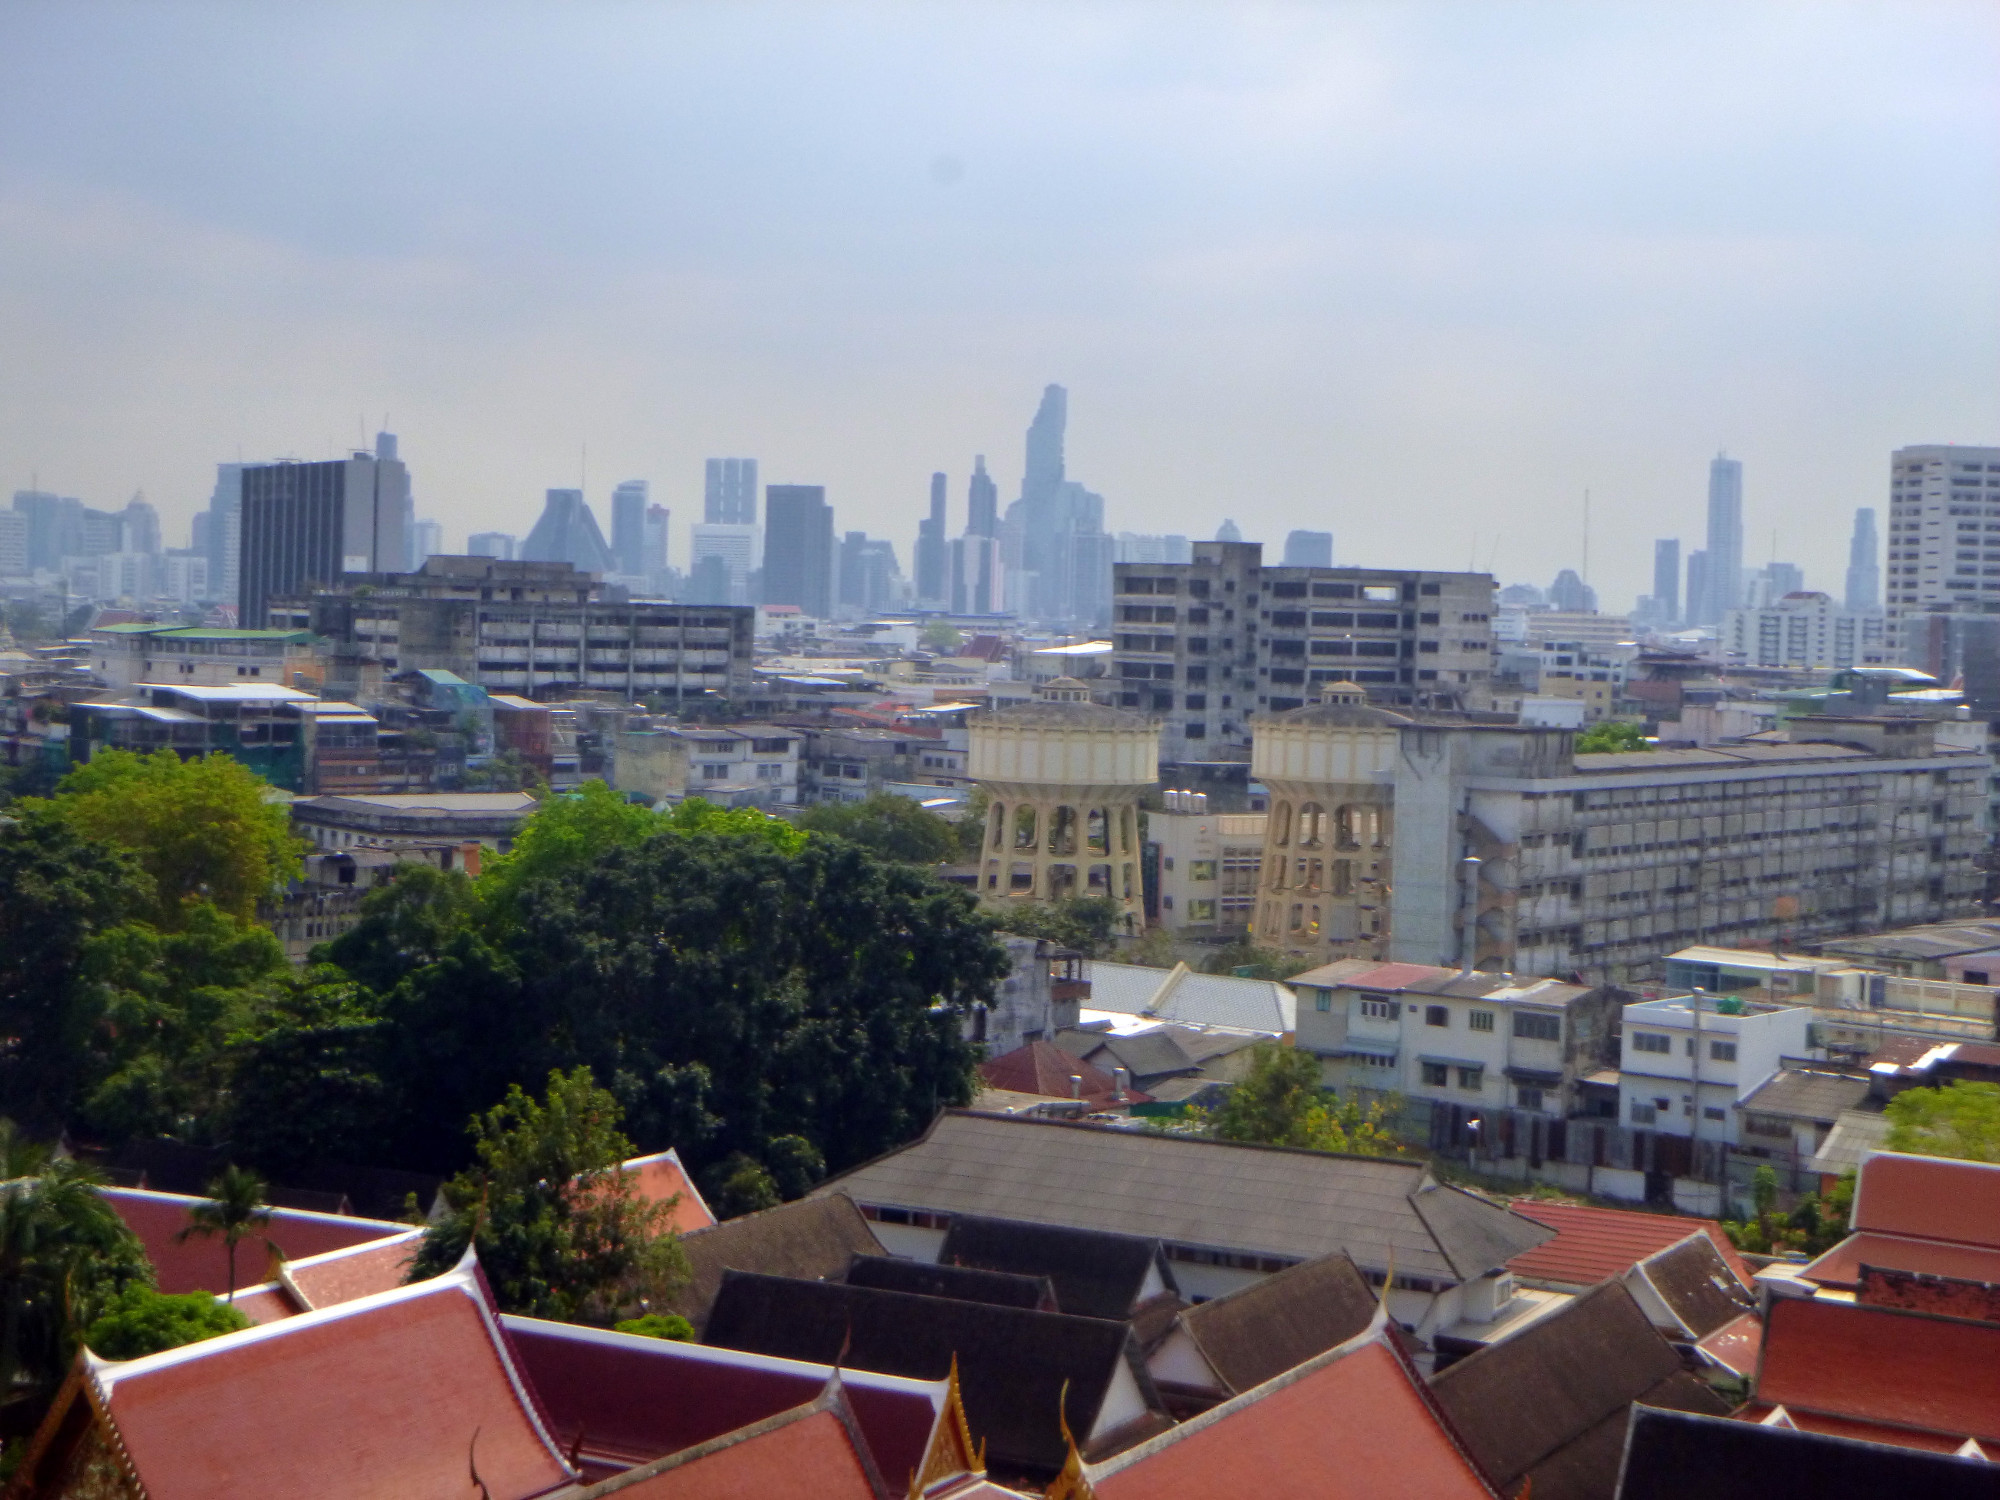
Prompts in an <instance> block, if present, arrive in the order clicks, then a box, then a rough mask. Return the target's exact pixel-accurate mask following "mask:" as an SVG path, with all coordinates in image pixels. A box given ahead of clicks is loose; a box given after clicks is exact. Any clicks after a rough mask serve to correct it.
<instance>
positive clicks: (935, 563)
mask: <svg viewBox="0 0 2000 1500" xmlns="http://www.w3.org/2000/svg"><path fill="white" fill-rule="evenodd" d="M944 505H945V477H944V475H942V474H933V475H931V513H930V514H929V515H928V516H926V517H925V518H924V519H923V520H921V521H919V522H918V523H917V555H916V558H915V564H916V569H917V577H916V585H917V602H918V603H920V604H930V605H942V604H945V603H946V602H947V595H948V593H949V590H950V586H951V585H950V580H949V579H948V578H947V577H946V569H947V567H948V563H947V560H946V559H947V555H948V554H947V550H946V547H945V529H944V528H945V517H944Z"/></svg>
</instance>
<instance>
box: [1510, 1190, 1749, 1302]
mask: <svg viewBox="0 0 2000 1500" xmlns="http://www.w3.org/2000/svg"><path fill="white" fill-rule="evenodd" d="M1511 1206H1512V1208H1513V1210H1514V1212H1515V1213H1517V1214H1520V1215H1522V1216H1523V1217H1525V1218H1530V1219H1533V1220H1534V1221H1535V1222H1536V1223H1537V1224H1546V1225H1547V1226H1548V1227H1549V1228H1551V1229H1553V1230H1554V1231H1555V1232H1556V1237H1555V1238H1554V1239H1552V1240H1544V1241H1543V1242H1542V1243H1541V1244H1539V1245H1536V1246H1535V1247H1534V1248H1533V1249H1531V1250H1524V1251H1522V1252H1521V1253H1520V1254H1519V1255H1517V1256H1515V1257H1514V1258H1513V1259H1512V1260H1510V1261H1508V1262H1507V1268H1508V1269H1509V1270H1510V1271H1512V1272H1513V1273H1514V1274H1515V1275H1516V1276H1518V1277H1520V1278H1522V1279H1523V1280H1524V1281H1552V1282H1557V1283H1560V1284H1562V1285H1567V1286H1595V1285H1596V1284H1597V1283H1598V1282H1600V1281H1603V1280H1606V1279H1607V1278H1609V1277H1612V1276H1623V1275H1624V1274H1625V1273H1626V1272H1627V1271H1629V1270H1631V1269H1632V1267H1634V1266H1636V1265H1637V1264H1638V1263H1639V1262H1640V1261H1642V1260H1644V1259H1646V1258H1647V1257H1648V1256H1650V1255H1656V1254H1658V1253H1659V1252H1660V1251H1662V1250H1666V1249H1669V1248H1671V1247H1672V1246H1674V1245H1678V1244H1679V1243H1680V1242H1681V1241H1682V1240H1684V1239H1686V1238H1687V1237H1688V1236H1689V1235H1691V1234H1706V1235H1707V1236H1708V1237H1709V1239H1710V1240H1712V1241H1713V1242H1714V1244H1715V1248H1716V1250H1717V1251H1718V1252H1719V1253H1720V1254H1721V1256H1722V1258H1723V1259H1724V1260H1726V1261H1727V1262H1729V1268H1730V1269H1731V1270H1732V1271H1734V1272H1735V1273H1736V1276H1737V1279H1738V1280H1740V1281H1741V1282H1742V1283H1743V1285H1744V1286H1745V1287H1748V1286H1749V1285H1750V1268H1749V1267H1748V1266H1747V1265H1745V1264H1744V1263H1743V1257H1742V1256H1740V1255H1738V1254H1737V1253H1736V1247H1735V1246H1734V1245H1732V1244H1731V1243H1730V1242H1729V1236H1728V1235H1726V1234H1724V1233H1723V1232H1722V1226H1721V1225H1720V1224H1718V1223H1716V1222H1715V1220H1713V1219H1690V1218H1683V1217H1681V1216H1680V1215H1678V1214H1648V1213H1636V1212H1633V1211H1631V1210H1628V1209H1622V1208H1597V1207H1593V1206H1592V1205H1590V1204H1587V1203H1558V1202H1555V1201H1552V1200H1550V1199H1544V1198H1516V1199H1515V1200H1514V1202H1513V1204H1512V1205H1511Z"/></svg>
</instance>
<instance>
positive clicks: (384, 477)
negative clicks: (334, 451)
mask: <svg viewBox="0 0 2000 1500" xmlns="http://www.w3.org/2000/svg"><path fill="white" fill-rule="evenodd" d="M242 486H243V490H242V537H243V544H242V561H241V566H240V568H239V569H238V574H237V606H236V609H237V615H236V618H237V623H238V624H239V625H242V626H243V627H244V628H246V629H260V628H262V626H263V624H264V619H265V606H266V604H267V603H268V602H269V601H270V600H271V599H272V598H274V597H276V596H278V595H282V594H288V593H291V592H292V591H293V590H295V589H297V588H298V587H299V586H300V585H302V584H307V583H329V584H330V583H338V582H339V581H340V575H341V574H343V573H392V572H396V571H398V570H399V569H401V567H402V565H403V558H404V555H405V547H406V545H407V542H406V538H405V536H404V534H403V517H404V512H405V511H406V510H407V509H408V501H409V490H410V476H409V471H408V470H407V469H405V468H404V467H403V463H402V460H401V459H399V458H398V457H397V456H396V439H395V436H394V435H393V434H391V433H387V432H384V433H380V434H378V435H377V437H376V439H375V451H374V452H373V453H369V452H366V451H360V452H357V453H355V455H354V456H353V457H352V458H346V459H334V460H332V461H331V462H327V463H310V464H299V463H279V464H245V465H244V466H243V470H242Z"/></svg>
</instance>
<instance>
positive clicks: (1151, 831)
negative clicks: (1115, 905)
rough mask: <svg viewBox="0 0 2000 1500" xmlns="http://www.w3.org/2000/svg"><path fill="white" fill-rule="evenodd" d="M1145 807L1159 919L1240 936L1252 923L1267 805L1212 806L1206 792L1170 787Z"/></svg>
mask: <svg viewBox="0 0 2000 1500" xmlns="http://www.w3.org/2000/svg"><path fill="white" fill-rule="evenodd" d="M1165 799H1166V807H1165V808H1164V809H1163V810H1162V811H1158V812H1151V813H1148V814H1147V815H1146V840H1147V843H1148V844H1150V845H1152V846H1153V847H1152V848H1151V849H1149V850H1148V851H1147V852H1148V854H1149V856H1151V857H1152V858H1154V859H1156V860H1157V862H1158V863H1157V869H1158V884H1157V890H1156V892H1155V895H1156V897H1157V906H1156V908H1155V909H1154V910H1152V911H1149V912H1148V914H1147V915H1148V917H1149V918H1150V919H1151V920H1152V922H1153V923H1154V925H1156V926H1159V927H1164V928H1166V929H1167V930H1168V931H1169V932H1174V933H1178V934H1180V935H1182V936H1184V937H1189V938H1217V939H1227V938H1237V937H1241V936H1242V935H1243V934H1244V933H1246V932H1248V931H1249V930H1250V921H1251V917H1252V915H1253V913H1254V912H1255V911H1256V909H1257V881H1258V873H1259V871H1260V870H1261V869H1262V868H1263V864H1264V825H1265V823H1266V821H1267V815H1266V814H1264V813H1225V812H1211V811H1210V810H1209V806H1208V795H1207V794H1206V793H1204V792H1188V791H1169V792H1167V793H1166V794H1165Z"/></svg>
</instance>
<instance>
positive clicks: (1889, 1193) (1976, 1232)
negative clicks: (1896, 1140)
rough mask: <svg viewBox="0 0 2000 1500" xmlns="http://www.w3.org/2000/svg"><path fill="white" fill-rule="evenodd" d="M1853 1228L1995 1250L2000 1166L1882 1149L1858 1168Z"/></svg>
mask: <svg viewBox="0 0 2000 1500" xmlns="http://www.w3.org/2000/svg"><path fill="white" fill-rule="evenodd" d="M1851 1222H1852V1226H1853V1227H1854V1228H1855V1229H1857V1230H1864V1229H1872V1230H1877V1231H1879V1232H1881V1233H1883V1234H1902V1235H1911V1236H1913V1237H1916V1238H1919V1239H1930V1240H1954V1241H1956V1242H1958V1243H1959V1244H1963V1245H1985V1246H1988V1247H1990V1248H1993V1249H2000V1163H1996V1162H1981V1161H1949V1160H1946V1159H1945V1158H1943V1157H1938V1156H1905V1155H1902V1154H1900V1153H1897V1152H1893V1151H1883V1152H1880V1153H1878V1154H1876V1155H1874V1156H1871V1157H1869V1158H1868V1160H1867V1161H1865V1162H1863V1163H1862V1164H1861V1171H1860V1175H1859V1176H1858V1178H1857V1179H1856V1181H1855V1186H1854V1217H1853V1219H1852V1221H1851Z"/></svg>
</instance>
